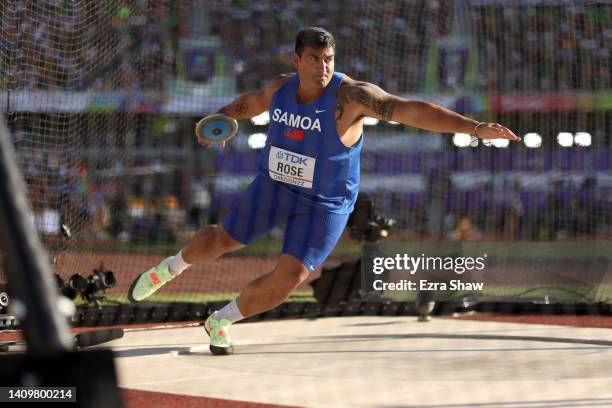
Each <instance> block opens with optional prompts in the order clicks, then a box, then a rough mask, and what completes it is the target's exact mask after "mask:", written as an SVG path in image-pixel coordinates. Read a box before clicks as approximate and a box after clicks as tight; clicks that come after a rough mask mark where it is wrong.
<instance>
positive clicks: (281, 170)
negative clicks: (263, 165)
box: [268, 146, 317, 188]
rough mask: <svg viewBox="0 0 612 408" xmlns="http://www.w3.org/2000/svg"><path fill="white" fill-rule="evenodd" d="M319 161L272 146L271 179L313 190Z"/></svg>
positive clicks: (269, 159)
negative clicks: (315, 171)
mask: <svg viewBox="0 0 612 408" xmlns="http://www.w3.org/2000/svg"><path fill="white" fill-rule="evenodd" d="M316 161H317V159H315V158H314V157H309V156H304V155H301V154H297V153H294V152H291V151H289V150H285V149H279V148H278V147H274V146H270V156H268V171H269V173H270V178H271V179H273V180H276V181H280V182H282V183H287V184H292V185H294V186H299V187H304V188H312V180H313V176H314V169H315V164H316Z"/></svg>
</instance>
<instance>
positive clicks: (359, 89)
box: [336, 82, 521, 141]
mask: <svg viewBox="0 0 612 408" xmlns="http://www.w3.org/2000/svg"><path fill="white" fill-rule="evenodd" d="M352 102H357V104H356V105H358V109H359V107H360V108H361V113H362V114H363V115H365V116H372V117H375V118H377V119H381V120H392V121H395V122H399V123H403V124H405V125H409V126H414V127H417V128H420V129H425V130H431V131H434V132H449V133H455V132H460V133H469V134H474V135H476V136H478V137H479V138H481V139H509V140H514V141H518V140H521V138H520V137H518V136H517V135H515V134H514V133H513V132H512V131H511V130H510V129H508V128H506V127H504V126H502V125H500V124H499V123H481V122H478V121H476V120H473V119H470V118H466V117H465V116H463V115H460V114H458V113H456V112H453V111H451V110H448V109H446V108H443V107H442V106H438V105H435V104H433V103H428V102H422V101H414V100H408V99H404V98H400V97H398V96H395V95H391V94H389V93H387V92H385V91H383V90H382V89H381V88H379V87H378V86H376V85H374V84H371V83H368V82H355V83H354V85H351V86H349V87H347V89H345V90H344V92H342V93H339V94H338V100H337V101H336V116H338V113H339V112H338V111H339V110H340V115H341V114H342V109H344V108H343V107H347V106H348V104H352Z"/></svg>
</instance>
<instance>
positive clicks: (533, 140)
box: [523, 133, 542, 149]
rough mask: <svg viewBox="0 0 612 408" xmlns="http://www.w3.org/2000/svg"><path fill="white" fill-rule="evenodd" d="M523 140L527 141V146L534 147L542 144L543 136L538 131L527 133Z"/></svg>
mask: <svg viewBox="0 0 612 408" xmlns="http://www.w3.org/2000/svg"><path fill="white" fill-rule="evenodd" d="M523 142H524V143H525V146H527V147H530V148H532V149H534V148H537V147H540V146H542V136H540V135H539V134H537V133H527V134H526V135H525V136H524V137H523Z"/></svg>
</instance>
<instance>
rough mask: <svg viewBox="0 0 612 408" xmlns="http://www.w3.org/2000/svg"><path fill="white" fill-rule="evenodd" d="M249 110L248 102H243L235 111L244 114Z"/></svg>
mask: <svg viewBox="0 0 612 408" xmlns="http://www.w3.org/2000/svg"><path fill="white" fill-rule="evenodd" d="M248 110H249V105H247V104H246V102H241V103H239V104H238V105H236V106H235V107H234V113H237V114H239V115H244V114H245V113H246V112H247V111H248Z"/></svg>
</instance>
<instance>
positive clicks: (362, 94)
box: [336, 85, 397, 120]
mask: <svg viewBox="0 0 612 408" xmlns="http://www.w3.org/2000/svg"><path fill="white" fill-rule="evenodd" d="M353 101H355V102H357V103H359V104H361V105H363V106H365V107H366V108H368V109H371V110H372V111H374V112H375V113H376V114H378V115H379V116H380V118H381V119H382V120H391V117H392V116H393V112H394V111H395V106H396V105H397V101H395V100H389V99H387V98H384V97H383V96H382V95H380V96H379V95H376V92H375V90H373V89H367V88H365V87H364V86H359V85H357V86H353V85H348V86H341V87H340V88H339V89H338V95H337V97H336V120H340V119H342V115H343V114H344V110H345V108H346V106H347V105H349V104H350V103H351V102H353Z"/></svg>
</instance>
